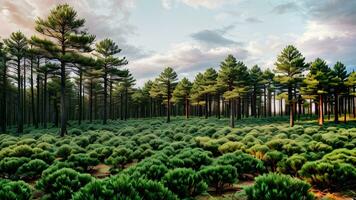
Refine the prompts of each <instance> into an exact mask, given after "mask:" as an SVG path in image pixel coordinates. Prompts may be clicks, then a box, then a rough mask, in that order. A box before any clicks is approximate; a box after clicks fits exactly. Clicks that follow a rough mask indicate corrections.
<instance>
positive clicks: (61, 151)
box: [56, 144, 72, 159]
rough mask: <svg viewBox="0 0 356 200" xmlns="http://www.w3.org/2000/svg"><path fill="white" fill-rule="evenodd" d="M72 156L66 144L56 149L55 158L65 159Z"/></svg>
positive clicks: (69, 147) (70, 148)
mask: <svg viewBox="0 0 356 200" xmlns="http://www.w3.org/2000/svg"><path fill="white" fill-rule="evenodd" d="M71 154H72V147H71V146H69V145H68V144H64V145H62V146H60V147H59V148H58V149H57V152H56V156H58V157H60V158H63V159H67V158H68V156H70V155H71Z"/></svg>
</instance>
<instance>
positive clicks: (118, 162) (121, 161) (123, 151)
mask: <svg viewBox="0 0 356 200" xmlns="http://www.w3.org/2000/svg"><path fill="white" fill-rule="evenodd" d="M132 153H133V151H132V150H130V149H127V148H125V147H119V148H116V149H115V150H114V151H113V153H112V154H111V156H110V157H109V158H107V159H106V160H105V162H106V163H107V164H109V165H113V166H114V167H115V168H119V169H123V168H124V166H125V165H126V164H128V163H130V162H131V161H132V157H131V155H132Z"/></svg>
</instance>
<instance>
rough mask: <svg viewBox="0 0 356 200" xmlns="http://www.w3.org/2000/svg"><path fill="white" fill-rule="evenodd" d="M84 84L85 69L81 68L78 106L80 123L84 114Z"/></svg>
mask: <svg viewBox="0 0 356 200" xmlns="http://www.w3.org/2000/svg"><path fill="white" fill-rule="evenodd" d="M82 85H83V71H82V69H79V108H78V124H79V125H80V124H81V123H82V115H83V104H82V103H83V101H82V98H83V96H84V95H82V93H83V91H82Z"/></svg>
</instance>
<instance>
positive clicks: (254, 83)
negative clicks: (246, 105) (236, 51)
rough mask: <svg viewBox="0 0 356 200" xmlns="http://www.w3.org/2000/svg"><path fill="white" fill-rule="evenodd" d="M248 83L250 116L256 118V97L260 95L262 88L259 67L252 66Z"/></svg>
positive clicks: (261, 74)
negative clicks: (249, 89)
mask: <svg viewBox="0 0 356 200" xmlns="http://www.w3.org/2000/svg"><path fill="white" fill-rule="evenodd" d="M248 78H249V83H250V86H251V90H252V91H251V92H252V94H251V95H252V96H251V112H252V113H251V114H252V116H254V117H257V96H258V95H260V93H261V88H262V86H263V80H264V79H263V73H262V70H261V68H260V67H258V66H257V65H254V66H253V67H252V68H251V69H250V70H249V77H248Z"/></svg>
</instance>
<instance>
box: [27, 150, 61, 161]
mask: <svg viewBox="0 0 356 200" xmlns="http://www.w3.org/2000/svg"><path fill="white" fill-rule="evenodd" d="M31 158H33V159H40V160H43V161H45V162H46V163H47V164H51V163H52V162H53V161H54V159H55V157H54V155H53V153H50V152H49V151H42V152H41V153H36V154H33V155H32V157H31Z"/></svg>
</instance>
